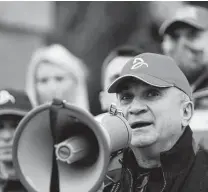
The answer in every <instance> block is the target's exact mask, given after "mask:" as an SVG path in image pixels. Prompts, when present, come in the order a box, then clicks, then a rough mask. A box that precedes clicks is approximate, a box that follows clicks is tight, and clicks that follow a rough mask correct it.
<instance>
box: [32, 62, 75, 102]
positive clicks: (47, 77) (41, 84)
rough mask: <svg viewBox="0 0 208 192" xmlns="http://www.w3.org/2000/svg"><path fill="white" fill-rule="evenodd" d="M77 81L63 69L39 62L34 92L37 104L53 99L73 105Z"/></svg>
mask: <svg viewBox="0 0 208 192" xmlns="http://www.w3.org/2000/svg"><path fill="white" fill-rule="evenodd" d="M76 86H77V81H76V78H75V76H74V75H73V74H72V73H70V72H69V71H66V70H65V69H64V68H61V67H59V66H58V65H56V64H51V63H49V62H41V63H40V64H39V67H38V68H37V71H36V91H37V98H38V102H39V104H43V103H46V102H50V101H52V99H53V98H57V99H61V100H66V101H68V102H70V103H73V101H74V99H75V92H76V91H75V89H76Z"/></svg>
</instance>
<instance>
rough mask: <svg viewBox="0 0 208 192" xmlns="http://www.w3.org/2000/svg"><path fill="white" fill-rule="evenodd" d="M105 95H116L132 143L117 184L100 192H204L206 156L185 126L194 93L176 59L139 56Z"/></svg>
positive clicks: (156, 55) (125, 155)
mask: <svg viewBox="0 0 208 192" xmlns="http://www.w3.org/2000/svg"><path fill="white" fill-rule="evenodd" d="M108 92H109V93H116V94H117V98H118V103H119V108H120V109H122V111H123V114H124V117H125V118H126V119H127V121H128V122H129V125H130V127H131V128H132V139H131V142H130V145H129V147H127V148H125V149H124V150H123V157H122V159H121V160H120V162H121V165H122V169H121V174H120V179H119V180H118V181H115V183H113V184H112V185H111V188H110V189H109V188H108V190H104V191H111V192H118V191H119V192H131V191H132V192H133V191H136V192H150V191H154V192H160V191H168V192H176V191H177V192H185V191H189V192H192V191H193V192H195V191H202V192H203V191H204V192H205V191H207V190H208V182H207V181H208V175H207V172H208V169H207V163H208V161H207V158H208V154H207V152H206V150H203V149H201V148H199V147H198V145H197V144H196V143H195V142H194V139H193V137H192V130H191V128H190V126H189V123H190V120H191V118H192V116H193V112H194V104H193V95H192V89H191V86H190V84H189V82H188V80H187V78H186V76H185V75H184V73H183V72H182V71H181V69H180V68H179V67H178V65H177V64H176V62H175V60H174V59H172V58H171V57H169V56H165V55H161V54H155V53H143V54H140V55H138V56H136V57H135V58H133V59H131V60H129V61H128V62H127V63H126V65H125V66H124V67H123V69H122V72H121V75H120V77H119V78H118V79H116V80H115V81H114V82H113V83H112V84H111V85H110V87H109V89H108ZM108 187H109V186H108Z"/></svg>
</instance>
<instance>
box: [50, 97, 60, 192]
mask: <svg viewBox="0 0 208 192" xmlns="http://www.w3.org/2000/svg"><path fill="white" fill-rule="evenodd" d="M62 104H63V103H62V101H60V100H57V99H54V100H53V102H52V105H51V107H50V114H49V115H50V128H51V134H52V138H53V146H54V145H55V144H57V143H56V142H57V139H56V124H57V117H58V110H59V109H60V108H62ZM59 190H60V189H59V172H58V165H57V161H56V154H55V147H53V162H52V172H51V182H50V192H59Z"/></svg>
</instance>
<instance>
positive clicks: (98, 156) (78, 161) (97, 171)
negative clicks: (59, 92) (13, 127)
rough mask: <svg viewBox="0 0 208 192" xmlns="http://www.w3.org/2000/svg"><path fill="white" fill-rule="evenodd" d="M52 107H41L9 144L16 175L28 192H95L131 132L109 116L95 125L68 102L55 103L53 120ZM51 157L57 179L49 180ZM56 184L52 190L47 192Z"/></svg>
mask: <svg viewBox="0 0 208 192" xmlns="http://www.w3.org/2000/svg"><path fill="white" fill-rule="evenodd" d="M56 104H57V103H56ZM53 106H54V102H53V103H50V104H44V105H42V106H39V107H37V108H35V109H33V110H32V111H31V112H30V113H29V114H28V115H27V116H25V117H24V118H23V120H22V121H21V122H20V124H19V126H18V128H17V131H16V134H15V137H14V143H13V161H14V167H15V169H16V172H17V175H18V176H19V178H20V181H21V182H22V184H23V185H24V186H25V187H26V189H27V190H28V191H30V192H52V191H54V192H55V191H60V192H68V191H77V192H88V191H89V192H96V191H97V190H98V189H99V188H100V186H101V184H102V182H103V180H104V178H105V175H106V172H107V169H108V165H109V158H110V155H111V153H112V152H114V151H116V150H119V149H122V148H124V147H127V146H128V144H129V142H130V139H131V134H130V127H129V126H128V123H127V122H126V120H125V119H124V118H122V117H121V116H118V115H112V114H106V115H105V116H104V117H103V118H102V119H100V122H99V123H98V122H97V121H95V119H94V117H93V116H92V115H91V114H90V113H88V112H86V111H84V110H82V109H80V108H78V107H76V106H73V105H69V104H67V103H66V102H61V103H59V105H58V107H57V113H56V117H54V116H53V118H52V117H51V108H52V107H53ZM54 119H55V121H54ZM53 123H54V124H53ZM51 127H55V128H54V130H52V129H51ZM54 156H55V157H56V159H55V161H56V164H57V175H56V178H55V179H54V178H53V180H52V175H53V174H54V161H53V159H54ZM54 181H55V182H57V183H58V189H56V190H53V189H51V186H52V185H53V183H52V182H54Z"/></svg>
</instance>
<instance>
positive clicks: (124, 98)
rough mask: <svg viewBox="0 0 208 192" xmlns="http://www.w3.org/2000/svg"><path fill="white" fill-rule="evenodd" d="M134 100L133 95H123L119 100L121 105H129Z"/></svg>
mask: <svg viewBox="0 0 208 192" xmlns="http://www.w3.org/2000/svg"><path fill="white" fill-rule="evenodd" d="M132 98H133V95H131V94H121V95H119V100H120V102H121V103H127V102H129V101H131V100H132Z"/></svg>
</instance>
